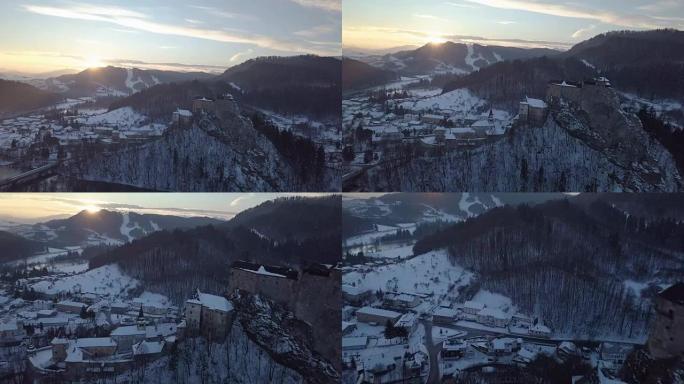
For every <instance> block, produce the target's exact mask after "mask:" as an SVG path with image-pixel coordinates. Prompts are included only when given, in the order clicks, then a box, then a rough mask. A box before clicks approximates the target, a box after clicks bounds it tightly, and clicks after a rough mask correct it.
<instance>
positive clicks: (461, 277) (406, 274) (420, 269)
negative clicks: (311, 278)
mask: <svg viewBox="0 0 684 384" xmlns="http://www.w3.org/2000/svg"><path fill="white" fill-rule="evenodd" d="M472 277H473V274H472V273H471V272H469V271H467V270H465V269H463V268H462V267H460V266H459V265H457V264H453V263H452V262H451V261H450V260H449V258H448V255H447V252H446V251H444V250H439V251H432V252H428V253H426V254H423V255H419V256H416V257H414V258H412V259H410V260H406V261H402V262H399V263H396V264H390V265H384V266H380V267H368V266H360V267H357V268H355V270H353V271H350V272H348V273H345V274H344V276H343V277H342V282H343V283H344V284H347V285H351V286H357V287H360V288H362V289H363V290H371V291H377V290H382V291H384V292H388V291H395V292H405V293H414V294H420V295H425V294H434V296H433V298H432V300H433V301H434V300H436V299H437V298H438V297H439V296H443V295H446V294H447V293H449V292H450V291H451V290H454V289H456V288H458V287H461V286H465V285H468V284H469V283H470V281H471V279H472Z"/></svg>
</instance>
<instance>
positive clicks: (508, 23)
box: [496, 20, 517, 25]
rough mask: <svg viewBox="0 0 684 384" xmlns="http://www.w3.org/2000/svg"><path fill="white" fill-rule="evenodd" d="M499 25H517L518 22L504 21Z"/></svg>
mask: <svg viewBox="0 0 684 384" xmlns="http://www.w3.org/2000/svg"><path fill="white" fill-rule="evenodd" d="M496 23H497V24H502V25H510V24H516V23H517V21H512V20H502V21H497V22H496Z"/></svg>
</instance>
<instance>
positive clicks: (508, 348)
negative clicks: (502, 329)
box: [489, 337, 522, 356]
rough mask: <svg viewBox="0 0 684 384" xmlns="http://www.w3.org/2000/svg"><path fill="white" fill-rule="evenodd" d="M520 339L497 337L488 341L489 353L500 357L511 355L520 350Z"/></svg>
mask: <svg viewBox="0 0 684 384" xmlns="http://www.w3.org/2000/svg"><path fill="white" fill-rule="evenodd" d="M521 346H522V339H514V338H512V337H498V338H496V339H492V340H490V341H489V352H490V353H492V354H494V355H497V356H501V355H507V354H511V353H513V352H517V351H518V350H520V347H521Z"/></svg>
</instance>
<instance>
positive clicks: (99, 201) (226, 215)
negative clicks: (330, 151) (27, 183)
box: [0, 193, 321, 223]
mask: <svg viewBox="0 0 684 384" xmlns="http://www.w3.org/2000/svg"><path fill="white" fill-rule="evenodd" d="M295 195H296V196H318V195H321V194H312V193H2V194H0V219H2V220H9V221H16V222H20V223H36V222H40V221H43V220H44V219H46V218H56V217H67V216H72V215H75V214H77V213H79V212H81V211H83V210H87V211H90V212H97V211H98V210H100V209H107V210H119V211H132V212H137V213H154V214H163V215H174V216H208V217H215V218H218V219H230V218H232V217H233V216H235V215H236V214H237V213H239V212H241V211H243V210H245V209H248V208H252V207H254V206H257V205H259V204H261V203H263V202H265V201H268V200H274V199H276V198H278V197H284V196H295Z"/></svg>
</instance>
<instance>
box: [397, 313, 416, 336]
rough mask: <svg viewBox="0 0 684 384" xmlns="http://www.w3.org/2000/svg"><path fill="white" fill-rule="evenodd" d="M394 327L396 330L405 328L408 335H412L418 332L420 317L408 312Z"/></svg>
mask: <svg viewBox="0 0 684 384" xmlns="http://www.w3.org/2000/svg"><path fill="white" fill-rule="evenodd" d="M394 326H395V327H396V328H404V329H406V330H407V331H408V334H409V335H411V334H412V333H413V332H415V331H416V328H418V315H416V314H415V313H413V312H406V313H404V314H403V315H401V317H400V318H399V320H397V322H396V323H394Z"/></svg>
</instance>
